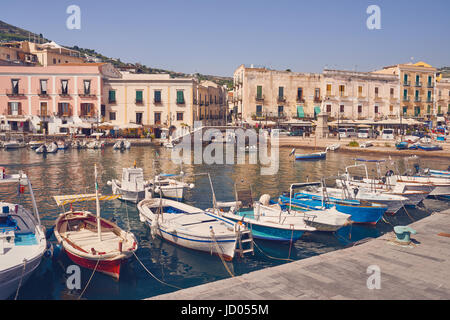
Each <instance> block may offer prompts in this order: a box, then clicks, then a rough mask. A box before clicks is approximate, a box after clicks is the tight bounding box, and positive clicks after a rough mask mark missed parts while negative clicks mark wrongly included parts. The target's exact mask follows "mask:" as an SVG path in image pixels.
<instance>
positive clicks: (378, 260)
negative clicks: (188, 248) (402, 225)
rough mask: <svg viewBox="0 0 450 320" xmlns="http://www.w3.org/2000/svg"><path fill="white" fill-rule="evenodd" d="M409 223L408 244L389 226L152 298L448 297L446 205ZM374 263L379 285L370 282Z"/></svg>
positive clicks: (449, 223)
mask: <svg viewBox="0 0 450 320" xmlns="http://www.w3.org/2000/svg"><path fill="white" fill-rule="evenodd" d="M410 226H411V227H412V228H413V229H415V230H416V231H417V234H415V235H412V236H411V239H412V240H413V241H412V243H411V244H410V245H408V246H404V245H403V246H402V245H398V244H396V243H395V242H394V241H393V240H394V239H395V235H394V233H393V232H390V233H387V234H385V235H383V236H381V237H379V238H376V239H372V240H370V241H367V242H365V243H362V244H359V245H356V246H353V247H349V248H345V249H341V250H337V251H333V252H330V253H326V254H322V255H318V256H314V257H311V258H307V259H303V260H299V261H295V262H290V263H286V264H283V265H280V266H276V267H271V268H267V269H263V270H259V271H254V272H251V273H248V274H244V275H242V276H236V277H233V278H228V279H224V280H220V281H216V282H211V283H207V284H204V285H200V286H196V287H192V288H188V289H183V290H180V291H176V292H173V293H169V294H164V295H160V296H156V297H152V298H150V299H152V300H153V299H160V300H176V299H185V300H303V299H307V300H311V299H313V300H320V299H332V300H339V299H345V300H350V299H351V300H353V299H356V300H378V299H386V300H396V299H402V300H418V299H427V300H428V299H430V300H441V299H450V210H447V211H443V212H439V213H433V214H432V215H430V216H429V217H426V218H424V219H422V220H420V221H417V222H414V223H413V224H411V225H410ZM376 268H379V271H380V273H379V275H380V278H379V279H380V282H379V289H377V288H373V285H374V284H376V283H377V282H376V280H375V281H374V280H373V279H374V278H373V277H374V276H375V273H374V271H373V270H376ZM368 282H369V286H368ZM369 287H372V289H369ZM375 287H376V285H375Z"/></svg>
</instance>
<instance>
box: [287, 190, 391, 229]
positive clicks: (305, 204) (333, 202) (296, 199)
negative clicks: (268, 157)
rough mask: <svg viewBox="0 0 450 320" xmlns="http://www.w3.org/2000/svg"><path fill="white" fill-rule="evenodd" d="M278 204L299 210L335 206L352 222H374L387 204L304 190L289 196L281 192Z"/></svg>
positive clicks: (383, 211) (381, 214)
mask: <svg viewBox="0 0 450 320" xmlns="http://www.w3.org/2000/svg"><path fill="white" fill-rule="evenodd" d="M278 201H279V203H280V204H283V205H290V206H292V208H294V209H299V210H305V209H306V210H320V209H321V208H326V209H330V208H332V207H335V208H336V210H337V211H339V212H342V213H345V214H349V215H350V216H351V217H350V220H351V221H352V222H354V223H364V224H376V223H377V222H378V221H379V220H380V219H381V217H382V216H383V214H384V213H385V212H386V211H387V208H388V207H387V206H386V205H383V204H379V203H373V202H367V201H361V200H355V199H347V200H342V199H338V198H333V197H325V198H324V197H323V196H318V195H312V194H308V193H305V192H298V193H295V194H294V195H293V197H290V195H289V194H286V193H285V194H282V195H280V197H279V199H278Z"/></svg>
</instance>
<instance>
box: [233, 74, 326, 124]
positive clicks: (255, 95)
mask: <svg viewBox="0 0 450 320" xmlns="http://www.w3.org/2000/svg"><path fill="white" fill-rule="evenodd" d="M321 81H322V76H321V75H320V74H312V73H297V72H290V71H275V70H269V69H266V68H255V67H253V66H250V67H246V66H244V65H241V66H240V67H238V68H237V70H236V71H235V72H234V90H233V99H234V110H233V114H234V115H235V116H237V119H238V121H245V122H247V123H250V124H253V123H255V122H258V121H275V122H279V121H285V120H288V119H304V118H313V117H314V115H315V114H317V113H319V112H320V107H321V102H322V93H321ZM234 120H236V119H234Z"/></svg>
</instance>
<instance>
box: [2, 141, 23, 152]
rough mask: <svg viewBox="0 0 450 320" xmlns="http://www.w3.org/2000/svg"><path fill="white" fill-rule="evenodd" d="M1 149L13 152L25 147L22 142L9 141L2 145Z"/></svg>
mask: <svg viewBox="0 0 450 320" xmlns="http://www.w3.org/2000/svg"><path fill="white" fill-rule="evenodd" d="M3 147H4V148H5V150H14V149H20V148H23V147H25V143H24V142H23V141H17V140H10V141H6V142H4V143H3Z"/></svg>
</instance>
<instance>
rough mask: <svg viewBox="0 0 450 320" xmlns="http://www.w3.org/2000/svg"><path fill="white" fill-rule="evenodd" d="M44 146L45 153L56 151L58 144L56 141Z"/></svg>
mask: <svg viewBox="0 0 450 320" xmlns="http://www.w3.org/2000/svg"><path fill="white" fill-rule="evenodd" d="M46 148H47V153H56V152H58V145H57V144H56V142H52V143H49V144H48V145H46Z"/></svg>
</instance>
